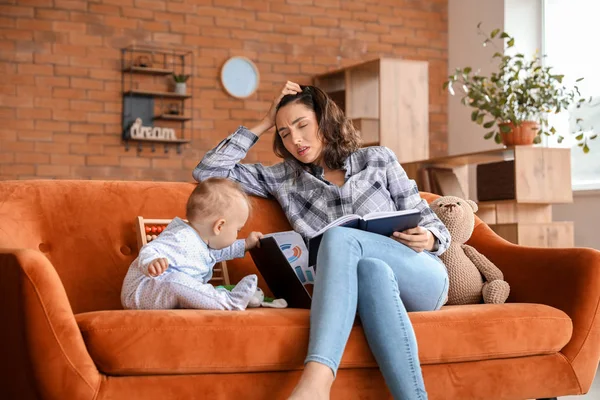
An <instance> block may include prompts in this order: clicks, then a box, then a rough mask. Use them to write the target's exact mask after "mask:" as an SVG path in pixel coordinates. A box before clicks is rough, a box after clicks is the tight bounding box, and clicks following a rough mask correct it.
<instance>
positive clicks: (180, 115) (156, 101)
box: [121, 46, 194, 153]
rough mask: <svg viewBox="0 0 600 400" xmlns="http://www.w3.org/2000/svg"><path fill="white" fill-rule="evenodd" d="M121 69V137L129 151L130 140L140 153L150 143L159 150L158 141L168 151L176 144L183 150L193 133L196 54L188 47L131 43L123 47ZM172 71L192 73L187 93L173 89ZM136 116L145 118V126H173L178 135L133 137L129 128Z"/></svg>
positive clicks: (143, 123) (178, 149) (188, 81)
mask: <svg viewBox="0 0 600 400" xmlns="http://www.w3.org/2000/svg"><path fill="white" fill-rule="evenodd" d="M121 71H122V76H121V92H122V94H123V112H122V128H123V133H122V139H123V142H124V144H125V149H126V150H129V147H130V146H129V144H130V143H129V142H134V143H135V144H136V147H137V151H138V152H141V151H142V150H143V145H144V143H147V144H149V145H150V147H151V149H152V151H153V152H154V151H156V149H155V145H156V144H162V145H164V151H165V152H168V150H169V148H170V146H171V145H173V146H174V147H175V148H176V150H177V152H178V153H181V146H182V145H183V144H186V143H190V141H191V135H192V124H193V119H192V115H193V109H194V105H193V96H192V93H193V79H194V56H193V53H192V52H191V51H187V50H173V49H165V48H159V47H145V46H130V47H127V48H124V49H121ZM172 74H178V75H182V74H183V75H189V79H188V80H187V82H186V92H185V94H180V93H176V92H175V91H173V88H174V86H175V84H174V81H173V79H172V76H171V75H172ZM137 118H140V119H141V120H142V126H143V127H152V128H154V127H157V126H159V127H163V128H171V129H174V130H175V135H176V137H177V138H176V139H160V138H157V137H145V136H144V137H132V136H131V133H130V128H131V126H132V125H133V123H134V122H135V120H136V119H137ZM155 122H157V123H158V125H155Z"/></svg>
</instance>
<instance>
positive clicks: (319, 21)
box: [312, 17, 340, 27]
mask: <svg viewBox="0 0 600 400" xmlns="http://www.w3.org/2000/svg"><path fill="white" fill-rule="evenodd" d="M312 22H313V25H315V26H325V27H332V26H339V25H340V23H339V21H338V20H337V19H334V18H326V17H313V19H312Z"/></svg>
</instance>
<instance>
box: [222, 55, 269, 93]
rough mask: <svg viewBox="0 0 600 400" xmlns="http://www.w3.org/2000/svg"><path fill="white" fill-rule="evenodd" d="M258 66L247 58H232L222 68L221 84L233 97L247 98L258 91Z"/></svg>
mask: <svg viewBox="0 0 600 400" xmlns="http://www.w3.org/2000/svg"><path fill="white" fill-rule="evenodd" d="M259 80H260V77H259V74H258V68H256V65H255V64H254V63H253V62H252V61H250V60H249V59H247V58H246V57H231V58H230V59H229V60H227V61H226V62H225V64H223V68H221V83H222V84H223V87H224V88H225V90H226V91H227V93H229V94H230V95H231V96H233V97H237V98H239V99H243V98H246V97H248V96H250V95H252V93H254V92H255V91H256V89H258V83H259Z"/></svg>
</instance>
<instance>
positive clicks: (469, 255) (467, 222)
mask: <svg viewBox="0 0 600 400" xmlns="http://www.w3.org/2000/svg"><path fill="white" fill-rule="evenodd" d="M430 207H431V209H432V210H433V212H435V213H436V215H437V216H438V218H439V219H440V220H441V221H442V222H443V223H444V225H446V228H448V231H449V232H450V236H451V239H452V240H451V243H450V247H449V248H448V249H447V250H446V251H445V252H444V253H443V254H442V255H441V256H440V259H441V260H442V261H443V262H444V264H445V265H446V269H447V270H448V277H449V279H450V286H449V288H448V300H447V302H446V304H448V305H457V304H476V303H481V300H483V302H484V303H492V304H500V303H504V302H505V301H506V299H507V298H508V294H509V292H510V287H509V285H508V283H507V282H505V281H504V276H503V274H502V271H500V269H498V267H496V266H495V265H494V264H493V263H492V262H491V261H490V260H488V259H487V258H486V257H485V256H484V255H483V254H481V253H479V252H478V251H477V250H475V248H473V247H471V246H469V245H466V244H465V243H466V242H467V240H469V238H470V237H471V234H472V233H473V228H474V226H475V212H477V204H475V202H473V201H471V200H463V199H461V198H459V197H454V196H444V197H439V198H438V199H436V200H435V201H433V202H432V203H431V206H430Z"/></svg>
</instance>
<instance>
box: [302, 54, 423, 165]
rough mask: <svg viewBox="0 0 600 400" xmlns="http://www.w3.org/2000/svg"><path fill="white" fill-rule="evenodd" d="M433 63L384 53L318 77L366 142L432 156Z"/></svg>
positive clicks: (407, 154)
mask: <svg viewBox="0 0 600 400" xmlns="http://www.w3.org/2000/svg"><path fill="white" fill-rule="evenodd" d="M428 79H429V78H428V64H427V62H424V61H412V60H403V59H395V58H380V59H377V60H372V61H367V62H365V63H362V64H358V65H354V66H350V67H346V68H342V69H339V70H336V71H331V72H328V73H325V74H321V75H317V76H315V77H314V79H313V82H314V85H315V86H317V87H319V88H320V89H322V90H323V91H325V92H326V93H327V94H328V95H329V96H330V97H331V98H332V99H333V101H335V102H336V104H337V105H338V106H340V108H341V109H342V110H343V111H344V113H345V114H346V116H347V117H348V118H350V119H351V120H352V121H353V123H354V125H355V127H356V128H357V129H359V130H360V131H361V135H362V137H363V142H364V145H379V146H386V147H389V148H390V149H392V150H393V151H394V153H396V156H397V157H398V160H400V162H412V161H417V160H421V159H426V158H427V157H429V81H428Z"/></svg>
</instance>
